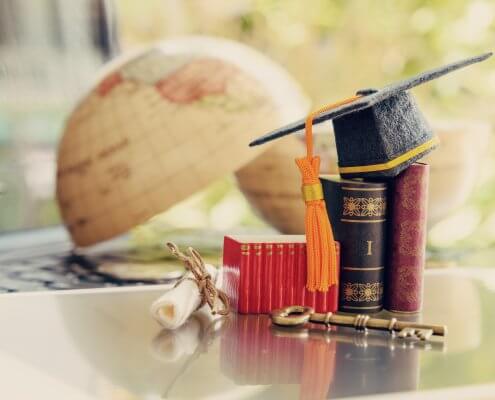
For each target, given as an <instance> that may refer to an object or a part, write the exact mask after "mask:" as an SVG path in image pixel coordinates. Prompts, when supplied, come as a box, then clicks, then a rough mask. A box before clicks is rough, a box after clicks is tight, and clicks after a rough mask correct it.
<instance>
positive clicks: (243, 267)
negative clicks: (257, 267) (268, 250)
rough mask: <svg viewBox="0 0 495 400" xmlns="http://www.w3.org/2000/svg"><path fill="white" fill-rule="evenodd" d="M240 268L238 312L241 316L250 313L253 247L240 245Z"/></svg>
mask: <svg viewBox="0 0 495 400" xmlns="http://www.w3.org/2000/svg"><path fill="white" fill-rule="evenodd" d="M240 250H241V251H240V252H241V257H240V266H239V272H240V274H239V275H240V276H239V301H238V311H239V313H241V314H247V313H249V303H250V301H249V297H250V296H249V290H250V286H251V285H250V283H251V282H250V281H251V245H250V244H244V243H243V244H241V245H240Z"/></svg>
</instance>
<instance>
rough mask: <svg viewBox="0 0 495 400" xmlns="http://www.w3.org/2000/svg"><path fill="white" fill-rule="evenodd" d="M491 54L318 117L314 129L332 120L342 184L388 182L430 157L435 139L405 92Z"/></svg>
mask: <svg viewBox="0 0 495 400" xmlns="http://www.w3.org/2000/svg"><path fill="white" fill-rule="evenodd" d="M491 55H492V53H485V54H482V55H479V56H477V57H472V58H468V59H465V60H462V61H458V62H455V63H452V64H449V65H446V66H443V67H440V68H436V69H432V70H430V71H427V72H423V73H421V74H419V75H416V76H414V77H412V78H409V79H406V80H403V81H401V82H398V83H394V84H391V85H388V86H385V87H384V88H382V89H379V90H375V89H366V90H360V91H358V92H357V94H358V95H361V96H362V97H359V98H358V99H357V100H355V101H353V102H351V103H348V104H345V105H342V106H339V107H336V108H333V109H331V110H330V111H326V112H322V113H321V114H319V115H318V116H316V117H315V118H314V119H313V124H318V123H320V122H323V121H326V120H329V119H331V120H332V122H333V127H334V132H335V142H336V145H337V154H338V159H339V172H340V174H341V175H342V176H343V177H344V178H358V177H361V178H383V177H393V176H396V175H397V174H399V173H400V172H401V171H403V170H404V169H405V168H407V167H408V166H409V165H410V164H412V163H413V162H415V161H416V160H418V159H420V158H421V157H423V156H424V155H426V154H427V153H429V152H430V151H431V150H433V148H434V147H435V146H436V145H437V139H436V138H435V137H434V135H433V132H432V130H431V128H430V126H429V125H428V123H427V121H426V119H425V118H424V117H423V115H422V114H421V112H420V110H419V108H418V106H417V105H416V102H415V101H414V98H413V97H412V95H411V94H409V93H408V92H407V91H408V90H409V89H412V88H413V87H415V86H418V85H421V84H422V83H426V82H428V81H431V80H433V79H436V78H439V77H441V76H443V75H445V74H448V73H449V72H452V71H455V70H457V69H460V68H463V67H466V66H468V65H471V64H474V63H478V62H481V61H484V60H486V59H487V58H489V57H490V56H491ZM304 126H305V120H300V121H296V122H294V123H292V124H290V125H287V126H285V127H283V128H279V129H277V130H275V131H273V132H271V133H269V134H267V135H264V136H262V137H260V138H258V139H256V140H255V141H253V142H251V143H250V146H256V145H259V144H263V143H266V142H268V141H271V140H273V139H277V138H279V137H282V136H285V135H288V134H290V133H293V132H297V131H299V130H301V129H303V128H304Z"/></svg>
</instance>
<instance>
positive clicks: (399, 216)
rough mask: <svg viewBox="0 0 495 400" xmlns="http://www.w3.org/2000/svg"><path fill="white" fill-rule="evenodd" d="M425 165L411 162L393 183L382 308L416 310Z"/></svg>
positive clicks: (422, 240) (419, 293)
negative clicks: (384, 305) (388, 253)
mask: <svg viewBox="0 0 495 400" xmlns="http://www.w3.org/2000/svg"><path fill="white" fill-rule="evenodd" d="M428 178H429V166H428V165H427V164H421V163H414V164H412V165H411V166H410V167H409V168H407V169H406V170H405V171H404V172H402V173H401V174H399V175H398V176H397V177H396V178H395V180H394V182H393V189H392V197H391V198H392V200H391V203H392V204H391V216H392V218H391V221H392V224H391V225H390V227H389V235H390V236H389V240H390V246H389V247H390V256H389V259H388V265H387V285H386V287H385V301H386V308H387V309H388V310H390V311H396V312H418V311H420V310H421V303H422V296H423V269H424V259H425V245H426V212H427V206H428Z"/></svg>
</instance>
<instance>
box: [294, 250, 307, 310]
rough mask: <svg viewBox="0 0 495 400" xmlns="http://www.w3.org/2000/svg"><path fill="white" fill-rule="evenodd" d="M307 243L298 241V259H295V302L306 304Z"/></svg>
mask: <svg viewBox="0 0 495 400" xmlns="http://www.w3.org/2000/svg"><path fill="white" fill-rule="evenodd" d="M305 249H306V245H305V244H304V243H296V260H295V267H294V270H295V271H294V272H295V276H296V278H295V287H294V304H301V305H304V304H306V300H305V296H304V294H305V287H306V251H305Z"/></svg>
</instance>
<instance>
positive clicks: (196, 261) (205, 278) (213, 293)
mask: <svg viewBox="0 0 495 400" xmlns="http://www.w3.org/2000/svg"><path fill="white" fill-rule="evenodd" d="M167 247H168V248H169V250H170V252H171V253H172V254H173V255H174V256H175V257H177V258H178V259H179V260H181V261H182V262H183V263H184V266H185V267H186V269H187V270H188V271H190V272H191V273H192V275H193V277H192V278H189V277H187V278H182V279H181V280H179V281H178V282H177V284H176V286H177V285H179V284H180V283H181V282H182V281H184V280H185V279H188V280H191V281H193V282H195V283H196V285H197V286H198V290H199V294H200V296H201V303H200V304H199V306H198V309H200V308H201V307H203V306H204V305H205V304H208V306H209V307H210V309H211V313H212V314H213V315H215V314H219V315H228V314H229V312H230V305H229V298H228V297H227V295H226V294H225V293H224V292H222V291H221V290H219V289H217V288H216V287H215V284H214V282H213V281H212V280H211V275H210V274H209V273H208V271H207V269H206V266H205V263H204V261H203V259H202V258H201V255H200V254H199V253H198V252H197V251H196V250H195V249H193V248H192V247H189V248H188V249H187V251H188V253H189V255H186V254H184V253H182V252H181V251H180V250H179V248H178V247H177V245H176V244H175V243H172V242H168V243H167ZM217 300H218V301H219V302H220V303H221V304H222V305H223V307H222V308H220V309H219V308H217V303H218V302H217Z"/></svg>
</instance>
